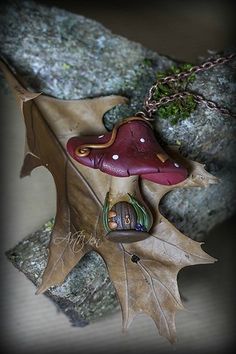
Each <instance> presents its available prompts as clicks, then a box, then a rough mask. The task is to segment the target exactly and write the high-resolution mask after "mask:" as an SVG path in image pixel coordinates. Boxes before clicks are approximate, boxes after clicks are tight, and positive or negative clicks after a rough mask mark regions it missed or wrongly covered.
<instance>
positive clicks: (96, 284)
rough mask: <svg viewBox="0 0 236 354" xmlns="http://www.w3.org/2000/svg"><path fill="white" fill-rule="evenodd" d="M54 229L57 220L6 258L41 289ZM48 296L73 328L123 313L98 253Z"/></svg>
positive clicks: (84, 262)
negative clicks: (112, 314)
mask: <svg viewBox="0 0 236 354" xmlns="http://www.w3.org/2000/svg"><path fill="white" fill-rule="evenodd" d="M52 226H53V220H51V221H49V222H48V223H47V224H45V225H44V226H43V227H42V228H41V229H40V230H38V231H37V232H35V233H33V234H31V235H29V236H28V237H26V238H25V239H23V240H22V241H21V242H20V243H19V244H18V245H17V246H16V247H14V248H13V249H11V250H9V251H8V252H7V254H6V255H7V257H8V259H9V260H10V261H11V262H12V263H13V264H14V266H15V267H16V268H17V269H19V270H20V271H21V272H23V273H24V274H25V275H26V276H27V278H28V279H30V280H31V281H32V282H33V283H34V284H35V285H39V282H40V277H41V275H42V272H43V270H44V268H45V266H46V264H47V257H48V253H47V246H48V243H49V240H50V234H51V231H52ZM45 295H46V296H48V297H49V298H50V299H52V300H53V301H54V303H56V304H57V305H58V308H59V309H60V310H61V311H63V312H64V313H65V314H66V315H67V316H68V317H69V319H70V321H71V323H72V325H73V326H79V327H82V326H85V325H86V324H88V323H90V322H92V321H94V320H97V319H99V318H101V317H104V316H106V315H108V314H111V313H113V312H114V311H116V310H118V309H119V305H118V301H117V298H116V293H115V289H114V287H113V285H112V283H111V282H110V279H109V277H108V274H107V271H106V266H105V263H104V262H103V260H102V258H101V257H100V256H99V255H98V254H97V253H96V252H91V253H89V254H87V255H86V256H85V257H84V258H83V259H82V260H81V261H80V262H79V263H78V264H77V265H76V266H75V267H74V269H73V271H72V272H70V274H69V275H68V276H67V277H66V279H65V281H64V282H63V284H62V285H59V286H55V287H51V288H50V289H49V290H48V291H46V292H45Z"/></svg>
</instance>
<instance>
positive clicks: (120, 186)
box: [109, 176, 139, 206]
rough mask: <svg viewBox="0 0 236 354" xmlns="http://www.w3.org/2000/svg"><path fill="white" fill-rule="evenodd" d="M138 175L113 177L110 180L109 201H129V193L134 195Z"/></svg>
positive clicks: (111, 203) (111, 202)
mask: <svg viewBox="0 0 236 354" xmlns="http://www.w3.org/2000/svg"><path fill="white" fill-rule="evenodd" d="M138 179H139V176H130V177H113V176H111V180H110V189H109V203H110V205H111V206H112V205H114V204H115V203H118V202H120V201H126V202H128V201H129V194H131V195H134V196H135V195H136V191H137V189H139V186H138Z"/></svg>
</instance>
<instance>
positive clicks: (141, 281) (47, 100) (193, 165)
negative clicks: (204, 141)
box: [1, 62, 217, 342]
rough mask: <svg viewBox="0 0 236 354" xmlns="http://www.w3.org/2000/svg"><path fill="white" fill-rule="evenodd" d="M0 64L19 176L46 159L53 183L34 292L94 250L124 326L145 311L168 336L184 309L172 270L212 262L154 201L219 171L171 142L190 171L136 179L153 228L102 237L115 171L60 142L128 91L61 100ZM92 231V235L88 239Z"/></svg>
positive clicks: (85, 131)
mask: <svg viewBox="0 0 236 354" xmlns="http://www.w3.org/2000/svg"><path fill="white" fill-rule="evenodd" d="M1 69H2V70H3V72H4V73H5V76H6V79H7V80H8V82H9V83H10V85H11V86H12V88H13V91H14V92H15V94H16V96H17V100H18V101H19V103H20V107H21V110H22V113H23V117H24V121H25V126H26V150H25V158H24V164H23V167H22V170H21V176H22V177H24V176H26V175H29V174H30V173H31V171H32V170H33V169H34V168H35V167H38V166H45V167H46V168H47V169H48V170H49V171H50V172H51V174H52V176H53V178H54V182H55V185H56V191H57V213H56V219H55V225H54V228H53V231H52V235H51V241H50V244H49V247H48V249H49V255H48V263H47V266H46V269H45V271H44V273H43V276H42V282H41V285H40V286H39V288H38V290H37V293H42V292H44V291H45V290H47V289H48V288H49V287H51V286H54V285H57V284H60V283H62V282H63V280H64V279H65V277H66V276H67V274H68V273H69V272H70V271H71V270H72V268H73V267H74V266H75V265H76V263H77V262H79V261H80V259H81V258H82V257H83V256H84V255H85V254H86V253H87V252H90V251H91V250H93V251H96V252H97V253H99V254H100V255H101V257H102V258H103V260H104V262H105V264H106V266H107V270H108V272H109V276H110V278H111V281H112V282H113V284H114V286H115V289H116V292H117V296H118V299H119V301H120V305H121V309H122V315H123V327H124V328H128V326H129V325H130V323H131V322H132V320H133V318H134V317H135V316H136V315H137V314H140V313H146V314H147V315H149V316H150V317H151V318H152V319H153V320H154V322H155V324H156V326H157V328H158V330H159V333H160V335H162V336H164V337H166V338H167V339H169V341H171V342H174V341H175V339H176V329H175V314H176V311H177V310H179V309H183V305H182V303H181V299H180V295H179V290H178V285H177V274H178V272H179V271H180V269H182V268H183V267H186V266H189V265H194V264H202V263H213V262H214V261H215V259H214V258H212V257H211V256H209V255H208V254H207V253H205V252H204V251H203V250H202V248H201V243H198V242H195V241H193V240H191V239H190V238H188V237H187V236H185V235H183V234H182V233H181V232H180V231H178V230H177V229H176V228H175V227H174V226H173V225H172V224H171V223H170V222H169V221H168V220H166V219H165V218H164V217H163V216H162V215H161V214H160V212H159V209H158V205H159V202H160V200H161V198H162V197H163V196H164V195H165V194H166V193H168V192H169V191H171V190H173V189H174V188H186V187H194V186H197V187H206V186H208V185H209V184H211V183H216V182H217V179H216V178H215V177H213V176H212V175H210V174H209V173H207V172H206V171H205V170H204V166H203V165H202V164H200V163H197V162H192V161H189V160H186V159H183V158H182V157H181V156H180V155H179V154H178V152H176V151H174V150H172V149H171V150H170V153H169V155H170V156H172V157H174V158H175V160H176V161H177V162H178V161H179V162H181V163H182V165H184V166H185V167H187V168H188V171H189V177H188V178H187V179H186V180H185V181H184V182H181V183H179V184H177V185H174V186H163V185H157V184H154V183H152V182H150V181H147V180H142V181H140V185H141V186H140V188H141V193H142V195H143V198H144V200H147V201H148V203H149V205H150V206H151V207H152V211H153V214H154V215H153V220H154V226H153V227H152V229H151V231H150V233H151V236H150V237H149V238H147V239H145V240H143V241H139V242H134V243H129V244H124V243H123V244H122V243H113V242H110V241H108V240H106V239H105V237H104V236H105V232H104V228H103V225H102V207H103V203H104V200H105V196H106V193H107V191H108V190H109V186H110V184H111V182H112V178H114V177H112V176H109V175H107V174H105V173H103V172H101V171H99V170H94V169H89V168H87V167H86V166H83V165H81V164H79V163H77V162H76V161H75V160H72V159H71V158H70V156H69V155H68V153H67V151H66V143H67V141H68V139H69V138H70V137H73V136H75V135H77V136H79V135H99V134H104V133H106V132H107V131H106V129H105V127H104V125H103V121H102V118H103V115H104V113H105V112H106V111H108V110H109V109H111V108H112V107H113V106H115V105H117V104H120V103H125V102H126V99H125V98H123V97H120V96H108V97H99V98H93V99H82V100H68V101H67V100H66V101H65V100H59V99H55V98H52V97H48V96H46V95H43V94H40V93H32V92H29V91H27V90H26V89H25V88H24V87H23V86H22V85H21V84H20V83H19V81H18V80H17V79H16V77H15V75H14V74H13V73H12V71H11V70H10V69H9V68H8V66H7V65H6V64H5V63H4V62H1ZM81 232H82V236H83V238H82V240H81ZM91 237H92V238H91ZM92 239H93V240H94V239H95V242H91V240H92Z"/></svg>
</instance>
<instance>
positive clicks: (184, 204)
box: [0, 0, 236, 325]
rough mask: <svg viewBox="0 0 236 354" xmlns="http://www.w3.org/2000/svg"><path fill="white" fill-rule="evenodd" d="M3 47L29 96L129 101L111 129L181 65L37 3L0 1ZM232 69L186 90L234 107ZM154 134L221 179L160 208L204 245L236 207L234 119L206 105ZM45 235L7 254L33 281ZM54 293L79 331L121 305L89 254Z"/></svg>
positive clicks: (113, 115)
mask: <svg viewBox="0 0 236 354" xmlns="http://www.w3.org/2000/svg"><path fill="white" fill-rule="evenodd" d="M0 43H1V54H2V55H3V56H4V57H5V58H6V59H7V60H8V61H9V63H10V64H11V65H12V66H13V67H14V68H15V70H16V72H17V73H18V74H19V75H20V76H21V78H23V81H24V84H25V86H26V87H28V88H29V89H31V90H34V91H43V92H44V93H45V94H48V95H52V96H55V97H57V98H63V99H79V98H85V97H94V96H103V95H108V94H119V95H124V96H127V97H129V98H130V104H129V105H127V106H125V105H122V106H119V107H116V108H115V109H113V110H112V111H110V112H109V113H107V114H106V116H105V119H104V121H105V125H106V126H107V128H111V127H112V125H113V123H114V122H116V121H117V120H119V119H122V117H125V116H129V115H131V114H132V115H133V114H134V113H136V112H137V111H138V110H140V109H141V108H142V102H143V100H144V97H145V95H146V93H147V91H148V89H149V87H150V86H151V85H152V83H153V82H155V80H156V73H157V72H160V71H163V70H166V69H167V68H169V67H170V66H171V65H173V64H176V63H174V62H173V61H172V60H170V59H169V58H166V57H164V56H160V55H158V54H157V53H154V52H152V51H150V50H148V49H146V48H144V47H142V46H141V45H140V44H138V43H134V42H131V41H129V40H127V39H125V38H122V37H120V36H117V35H114V34H112V33H111V32H110V31H109V30H108V29H106V28H104V27H103V26H102V25H101V24H99V23H97V22H95V21H92V20H89V19H87V18H84V17H82V16H78V15H74V14H71V13H68V12H66V11H63V10H59V9H57V8H47V7H44V6H40V5H39V4H36V3H34V2H32V1H19V0H16V1H14V2H8V1H6V2H5V4H4V5H2V11H1V25H0ZM234 68H235V62H233V61H232V62H230V63H228V64H227V65H221V66H218V67H216V68H213V69H211V70H209V71H206V72H202V73H199V74H198V75H197V77H196V80H195V81H194V82H193V83H191V84H189V86H188V90H192V91H194V92H196V93H199V94H201V95H204V96H205V97H206V98H208V99H211V100H213V101H215V102H217V103H218V104H219V105H222V106H226V107H228V108H230V109H231V110H232V111H236V102H235V93H236V81H235V77H234ZM155 128H156V131H157V135H158V136H159V138H160V139H161V141H162V142H163V144H176V143H178V144H179V145H180V147H181V152H182V153H183V154H184V155H185V156H187V157H188V158H191V159H194V160H197V161H199V162H202V163H205V164H206V168H207V170H208V171H209V172H211V173H212V174H214V175H216V176H218V177H219V178H220V179H221V182H220V183H219V184H218V185H212V186H210V187H209V188H207V189H200V188H196V189H189V190H176V191H173V192H171V193H170V194H169V195H167V196H166V197H165V198H164V199H163V201H162V203H161V211H162V213H163V214H165V215H166V216H167V217H168V218H169V220H171V222H173V223H174V224H175V225H176V226H177V227H178V228H179V229H180V230H181V231H183V232H184V233H185V234H187V235H189V236H190V237H192V238H195V239H203V238H204V237H206V235H207V233H208V231H209V230H210V229H211V228H212V227H213V226H215V225H217V224H218V223H220V222H222V221H224V220H226V219H227V218H229V217H230V216H231V215H232V214H233V213H234V212H235V210H236V193H235V187H234V185H235V176H236V160H235V156H234V155H235V151H236V139H235V137H236V120H235V119H234V118H232V117H230V116H223V115H222V114H220V113H219V112H216V111H213V110H210V109H208V108H206V107H205V106H203V105H202V106H198V107H197V109H196V110H195V111H194V112H193V113H192V114H191V116H190V117H189V118H188V119H186V120H183V121H180V122H179V123H177V124H176V125H175V126H172V125H171V124H170V122H169V121H168V120H161V119H160V120H157V121H156V123H155ZM48 239H49V231H45V228H44V230H39V231H38V232H37V233H36V235H34V236H29V238H26V239H25V240H23V241H22V242H21V243H20V244H19V245H18V246H16V248H15V249H14V250H11V251H9V253H8V257H9V258H10V259H11V261H12V262H13V263H14V264H15V265H16V266H17V268H19V269H20V270H21V271H23V272H24V273H25V274H26V276H27V277H29V278H30V279H31V280H32V281H33V282H34V283H37V281H38V277H39V276H40V274H41V273H42V271H43V269H44V267H45V264H46V259H47V253H46V245H47V243H48ZM32 263H34V264H32ZM85 269H86V271H85ZM80 289H83V292H81V293H79V292H80ZM48 295H49V296H51V297H52V298H53V300H54V301H56V302H57V303H60V308H62V309H63V310H64V311H65V312H66V311H67V314H70V317H71V318H74V319H75V321H74V323H77V324H80V325H83V324H84V323H86V322H88V321H90V320H91V319H94V318H96V317H99V316H100V315H103V314H104V313H105V312H107V311H110V310H111V309H112V308H113V309H115V308H117V300H116V297H115V293H114V289H113V287H112V285H111V284H110V282H109V279H108V276H107V273H106V270H105V266H104V264H103V262H102V260H101V259H100V257H99V256H97V255H95V254H91V255H89V256H87V257H85V258H84V259H83V260H82V262H80V264H78V265H77V266H76V267H75V268H74V270H73V271H72V273H71V274H70V275H69V276H68V278H67V280H66V281H65V283H64V284H63V285H62V286H60V287H56V288H55V289H52V290H50V291H49V292H48Z"/></svg>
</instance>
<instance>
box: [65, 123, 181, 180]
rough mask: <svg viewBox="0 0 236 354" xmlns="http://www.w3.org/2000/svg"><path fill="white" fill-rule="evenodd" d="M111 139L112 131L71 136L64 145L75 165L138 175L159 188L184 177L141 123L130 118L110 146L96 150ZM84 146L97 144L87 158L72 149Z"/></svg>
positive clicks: (120, 173) (117, 173)
mask: <svg viewBox="0 0 236 354" xmlns="http://www.w3.org/2000/svg"><path fill="white" fill-rule="evenodd" d="M111 138H112V132H109V133H106V134H104V135H100V136H79V137H72V138H70V139H69V140H68V142H67V150H68V152H69V154H70V155H71V156H72V157H73V158H74V159H75V160H76V161H78V162H79V163H81V164H83V165H85V166H88V167H90V168H95V169H100V170H101V171H102V172H104V173H107V174H109V175H112V176H116V177H128V176H133V175H139V176H140V177H141V178H143V179H147V180H150V181H152V182H155V183H158V184H163V185H173V184H177V183H180V182H182V181H183V180H185V179H186V178H187V175H188V172H187V170H186V169H185V168H184V167H182V166H181V165H180V164H179V163H176V162H175V161H173V160H172V159H171V158H169V157H168V156H167V154H166V153H165V151H164V150H163V149H162V147H161V146H160V145H159V143H158V142H157V140H156V137H155V135H154V132H153V129H152V128H151V126H150V124H149V123H148V122H146V121H145V120H141V119H140V118H136V119H135V117H134V118H132V119H131V118H130V119H129V120H127V121H126V122H125V123H122V124H121V125H120V126H118V128H117V134H116V137H115V140H114V142H113V143H112V145H111V146H109V147H99V145H100V144H105V146H106V144H107V143H108V142H109V141H110V139H111ZM86 144H88V145H90V144H91V145H98V144H99V145H98V146H97V147H96V148H93V147H92V148H91V150H90V151H89V153H88V155H87V156H79V155H78V154H77V152H76V150H77V151H78V148H79V147H80V146H81V147H82V146H86Z"/></svg>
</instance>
